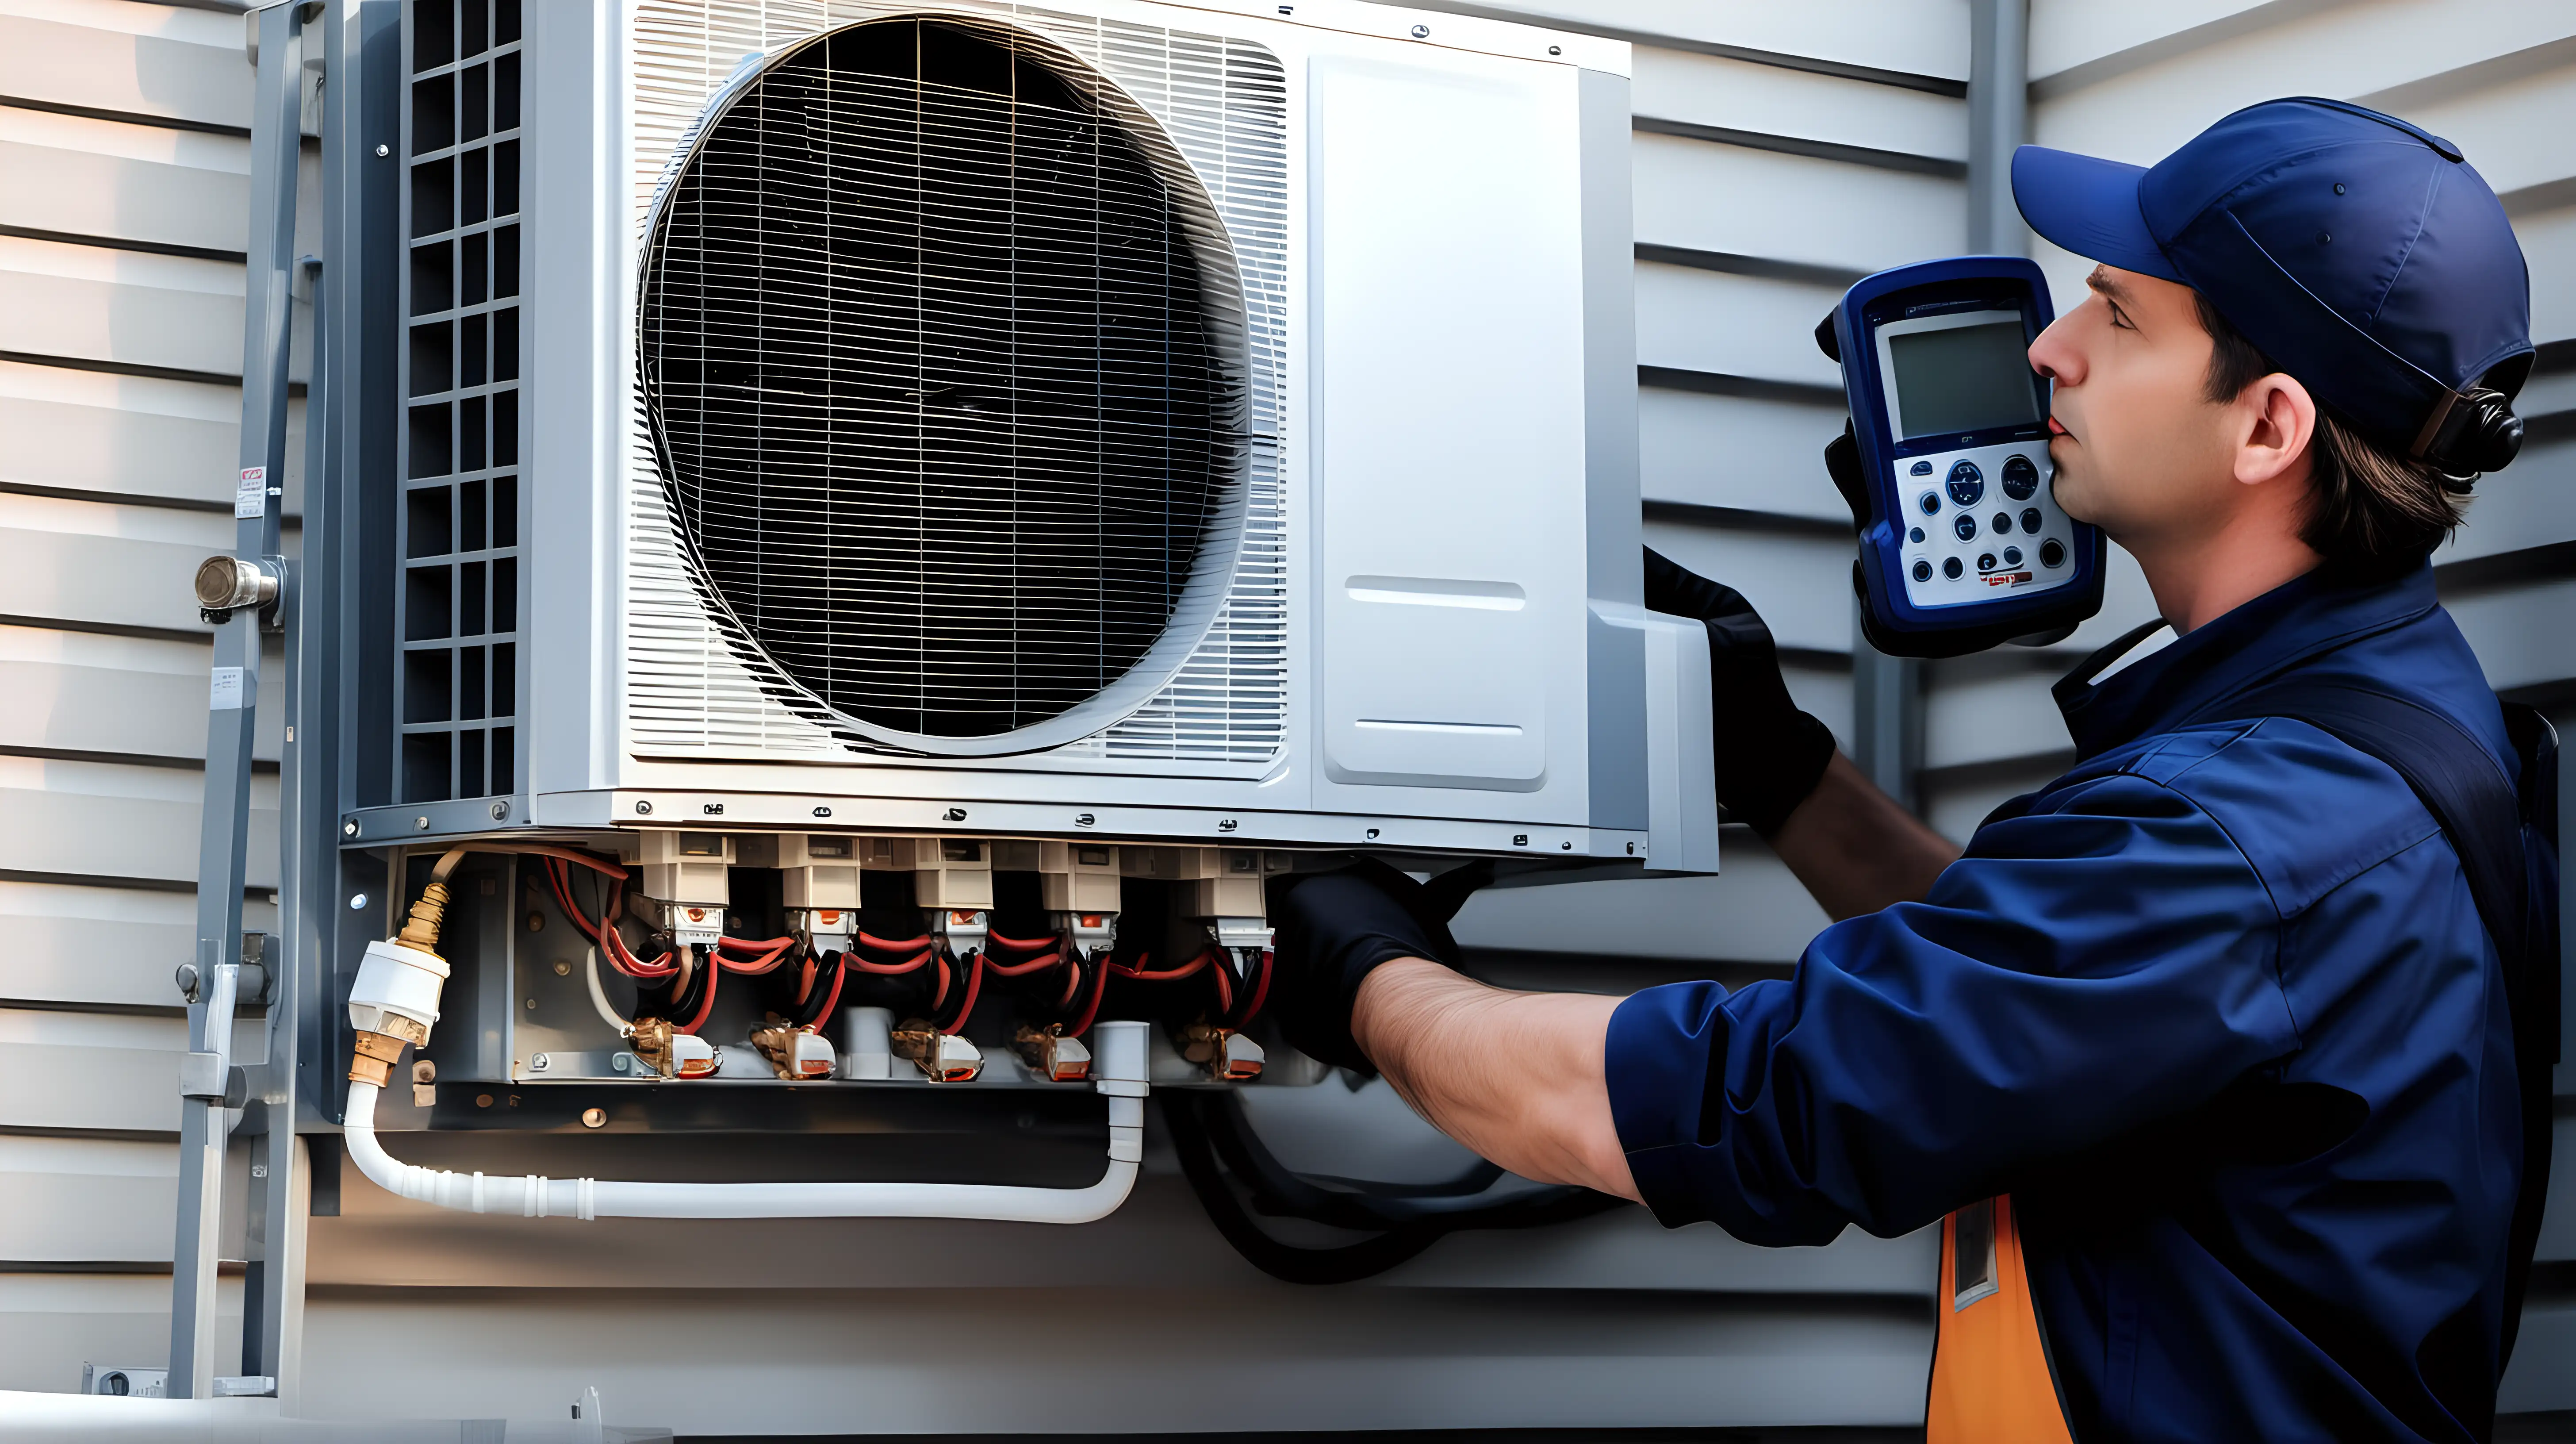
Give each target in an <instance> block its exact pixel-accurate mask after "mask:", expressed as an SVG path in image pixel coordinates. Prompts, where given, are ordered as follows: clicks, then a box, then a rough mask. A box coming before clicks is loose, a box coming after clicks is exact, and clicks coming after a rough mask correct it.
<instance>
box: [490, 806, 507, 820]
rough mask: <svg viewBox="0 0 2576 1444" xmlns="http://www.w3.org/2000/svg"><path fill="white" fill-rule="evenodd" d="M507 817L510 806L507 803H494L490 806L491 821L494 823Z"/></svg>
mask: <svg viewBox="0 0 2576 1444" xmlns="http://www.w3.org/2000/svg"><path fill="white" fill-rule="evenodd" d="M509 815H510V804H508V803H506V802H496V803H493V804H492V820H493V821H494V822H499V821H500V820H501V819H502V818H505V817H507V816H509Z"/></svg>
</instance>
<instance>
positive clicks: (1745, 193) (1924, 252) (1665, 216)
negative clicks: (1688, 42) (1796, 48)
mask: <svg viewBox="0 0 2576 1444" xmlns="http://www.w3.org/2000/svg"><path fill="white" fill-rule="evenodd" d="M1635 158H1636V187H1637V239H1638V240H1640V241H1643V242H1648V243H1651V244H1655V245H1665V246H1686V247H1689V248H1690V249H1692V250H1698V251H1721V252H1725V253H1728V254H1731V255H1743V256H1758V257H1762V258H1764V259H1767V260H1774V261H1793V262H1797V263H1800V264H1804V265H1816V266H1836V267H1842V268H1845V269H1849V270H1854V271H1878V270H1884V269H1886V268H1887V267H1889V266H1894V265H1900V264H1902V263H1904V262H1906V261H1919V260H1924V259H1927V258H1929V257H1933V256H1946V255H1956V254H1958V252H1959V251H1960V250H1961V249H1962V248H1964V247H1965V246H1966V245H1967V237H1968V192H1967V187H1966V186H1964V185H1963V184H1961V183H1960V182H1958V181H1953V180H1944V179H1942V178H1941V177H1939V176H1929V175H1918V174H1914V173H1912V172H1908V171H1892V170H1881V169H1878V168H1877V167H1874V166H1863V165H1853V164H1851V163H1849V162H1847V161H1839V160H1819V159H1816V158H1814V157H1810V156H1799V155H1782V154H1779V153H1777V152H1773V151H1765V150H1755V149H1752V148H1751V147H1749V146H1740V145H1718V144H1714V143H1712V142H1709V141H1703V140H1693V139H1691V138H1689V137H1687V136H1674V135H1639V136H1638V137H1637V138H1636V151H1635ZM1817 314H1818V315H1822V314H1823V313H1822V312H1818V313H1817ZM1815 324H1816V320H1815V317H1813V316H1811V317H1809V318H1808V319H1807V327H1808V329H1809V330H1812V329H1813V328H1814V327H1815ZM1776 344H1778V345H1779V346H1780V348H1781V349H1782V350H1783V351H1790V350H1795V349H1797V348H1799V347H1801V346H1803V347H1804V348H1805V349H1806V350H1807V351H1809V352H1811V353H1812V352H1813V351H1814V350H1815V349H1816V347H1815V342H1814V340H1813V339H1812V338H1811V337H1810V336H1808V335H1807V334H1806V333H1805V332H1800V333H1798V334H1796V335H1786V334H1784V335H1782V336H1780V337H1779V339H1778V341H1777V343H1776Z"/></svg>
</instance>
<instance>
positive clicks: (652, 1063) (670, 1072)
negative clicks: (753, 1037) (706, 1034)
mask: <svg viewBox="0 0 2576 1444" xmlns="http://www.w3.org/2000/svg"><path fill="white" fill-rule="evenodd" d="M626 1046H627V1047H628V1048H629V1049H631V1050H633V1052H634V1054H635V1056H636V1058H637V1059H639V1060H641V1061H642V1062H643V1064H644V1065H645V1066H646V1067H648V1068H651V1069H652V1070H653V1071H654V1072H656V1073H659V1074H660V1075H662V1076H663V1077H665V1078H711V1077H714V1076H715V1072H716V1069H718V1068H720V1067H722V1066H723V1064H724V1059H723V1058H722V1057H721V1056H719V1055H718V1054H717V1052H716V1050H715V1047H714V1045H712V1044H710V1043H708V1042H707V1040H706V1039H704V1038H701V1037H699V1036H697V1035H696V1034H694V1033H683V1032H681V1031H680V1030H679V1029H677V1028H675V1027H673V1026H672V1024H671V1020H670V1019H668V1018H638V1019H636V1020H635V1027H634V1030H633V1031H632V1032H630V1033H628V1034H627V1039H626Z"/></svg>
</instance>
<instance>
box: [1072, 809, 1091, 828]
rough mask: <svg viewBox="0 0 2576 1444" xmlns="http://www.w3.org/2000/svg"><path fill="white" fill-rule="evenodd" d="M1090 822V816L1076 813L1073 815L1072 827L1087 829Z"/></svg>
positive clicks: (1084, 813) (1085, 813)
mask: <svg viewBox="0 0 2576 1444" xmlns="http://www.w3.org/2000/svg"><path fill="white" fill-rule="evenodd" d="M1091 820H1092V819H1091V814H1090V813H1088V812H1077V813H1075V814H1074V815H1073V825H1074V826H1076V827H1089V826H1090V825H1091Z"/></svg>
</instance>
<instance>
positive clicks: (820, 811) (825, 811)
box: [814, 807, 832, 817]
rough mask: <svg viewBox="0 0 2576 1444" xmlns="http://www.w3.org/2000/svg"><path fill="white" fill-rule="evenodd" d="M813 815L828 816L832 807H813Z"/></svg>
mask: <svg viewBox="0 0 2576 1444" xmlns="http://www.w3.org/2000/svg"><path fill="white" fill-rule="evenodd" d="M814 815H815V816H816V817H829V816H831V815H832V809H830V808H828V807H818V808H815V809H814Z"/></svg>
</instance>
